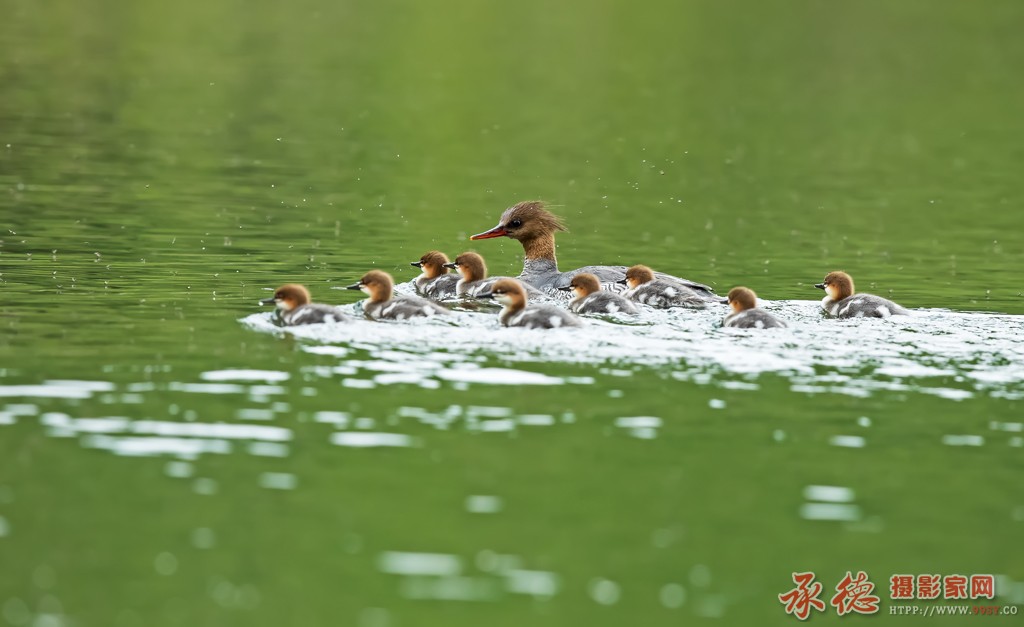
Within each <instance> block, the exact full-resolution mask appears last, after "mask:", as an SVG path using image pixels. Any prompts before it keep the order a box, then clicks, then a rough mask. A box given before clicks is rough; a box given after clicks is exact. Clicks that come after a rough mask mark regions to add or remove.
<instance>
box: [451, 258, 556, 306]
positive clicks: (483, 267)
mask: <svg viewBox="0 0 1024 627" xmlns="http://www.w3.org/2000/svg"><path fill="white" fill-rule="evenodd" d="M445 265H446V266H447V267H449V268H454V269H455V271H456V272H458V273H459V274H460V275H461V276H462V278H461V279H459V281H458V283H456V285H455V293H456V294H457V295H458V296H463V297H475V296H476V295H477V294H479V293H481V292H488V291H490V289H491V287H492V286H493V285H494V284H495V283H497V282H498V281H500V280H502V279H507V278H510V277H507V276H492V277H488V276H487V264H486V263H484V258H483V257H481V256H480V255H478V254H477V253H474V252H466V253H462V254H461V255H459V256H458V257H456V258H455V261H453V262H451V263H447V264H445ZM523 287H524V288H525V289H526V293H527V296H529V297H530V298H543V297H544V294H543V292H541V291H540V290H538V289H537V288H535V287H533V286H531V285H523Z"/></svg>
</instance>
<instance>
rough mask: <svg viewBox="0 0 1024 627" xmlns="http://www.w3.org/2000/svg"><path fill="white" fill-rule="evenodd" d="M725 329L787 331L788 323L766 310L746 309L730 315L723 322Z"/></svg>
mask: <svg viewBox="0 0 1024 627" xmlns="http://www.w3.org/2000/svg"><path fill="white" fill-rule="evenodd" d="M722 326H723V327H733V328H736V329H785V328H786V323H785V322H783V321H782V320H779V319H778V318H776V317H775V316H773V315H771V314H770V313H768V312H767V311H765V310H764V309H756V308H755V309H744V310H743V311H737V312H733V313H731V314H729V315H728V316H726V317H725V319H724V320H722Z"/></svg>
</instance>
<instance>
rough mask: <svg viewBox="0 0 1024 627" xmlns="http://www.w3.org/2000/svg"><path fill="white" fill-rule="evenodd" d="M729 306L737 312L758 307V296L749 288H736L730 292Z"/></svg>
mask: <svg viewBox="0 0 1024 627" xmlns="http://www.w3.org/2000/svg"><path fill="white" fill-rule="evenodd" d="M727 298H728V299H729V306H730V307H732V310H733V311H735V312H740V311H746V310H747V309H753V308H754V307H757V294H755V293H754V290H752V289H750V288H748V287H734V288H732V289H731V290H729V296H728V297H727Z"/></svg>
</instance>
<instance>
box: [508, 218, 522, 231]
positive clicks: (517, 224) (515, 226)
mask: <svg viewBox="0 0 1024 627" xmlns="http://www.w3.org/2000/svg"><path fill="white" fill-rule="evenodd" d="M508 225H509V226H510V227H512V228H513V229H518V228H519V227H521V226H523V221H522V220H519V219H518V218H517V219H515V220H512V221H511V222H509V223H508Z"/></svg>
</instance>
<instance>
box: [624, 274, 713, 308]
mask: <svg viewBox="0 0 1024 627" xmlns="http://www.w3.org/2000/svg"><path fill="white" fill-rule="evenodd" d="M623 296H625V297H626V298H629V299H630V300H634V301H636V302H638V303H643V304H644V305H650V306H651V307H657V308H658V309H668V308H670V307H694V308H701V307H704V305H705V304H706V303H707V298H706V297H702V296H700V295H699V294H697V292H695V291H693V290H692V289H690V288H689V287H688V286H686V285H683V284H682V283H679V282H676V281H669V280H666V279H654V280H653V281H648V282H646V283H641V284H640V285H638V286H636V287H635V288H634V289H632V290H629V291H628V292H626V293H625V294H623ZM711 296H713V297H714V298H715V299H716V300H720V298H719V297H718V296H715V295H714V294H711Z"/></svg>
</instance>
